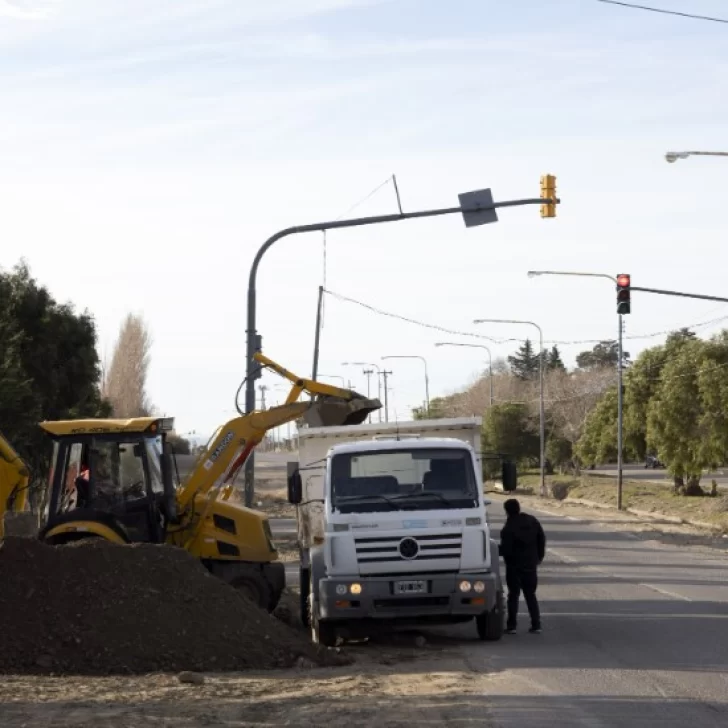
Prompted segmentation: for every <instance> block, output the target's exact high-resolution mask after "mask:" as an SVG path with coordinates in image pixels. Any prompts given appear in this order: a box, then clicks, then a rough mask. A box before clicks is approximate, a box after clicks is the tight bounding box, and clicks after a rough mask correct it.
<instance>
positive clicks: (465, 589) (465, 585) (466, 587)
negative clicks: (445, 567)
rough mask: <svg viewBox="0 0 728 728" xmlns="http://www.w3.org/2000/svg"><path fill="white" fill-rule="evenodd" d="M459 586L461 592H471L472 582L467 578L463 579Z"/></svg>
mask: <svg viewBox="0 0 728 728" xmlns="http://www.w3.org/2000/svg"><path fill="white" fill-rule="evenodd" d="M458 586H459V588H460V591H461V592H469V591H470V589H471V588H472V585H471V583H470V582H469V581H468V580H467V579H464V580H463V581H461V582H460V584H459V585H458Z"/></svg>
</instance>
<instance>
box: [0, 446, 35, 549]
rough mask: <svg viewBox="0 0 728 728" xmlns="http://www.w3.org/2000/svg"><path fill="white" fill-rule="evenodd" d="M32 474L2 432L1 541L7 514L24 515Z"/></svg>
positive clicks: (0, 472)
mask: <svg viewBox="0 0 728 728" xmlns="http://www.w3.org/2000/svg"><path fill="white" fill-rule="evenodd" d="M29 481H30V473H29V472H28V468H27V467H26V465H25V463H24V462H23V461H22V460H21V459H20V456H19V455H18V453H16V452H15V450H14V449H13V448H12V447H11V445H10V443H9V442H8V441H7V440H6V439H5V438H4V437H3V434H2V433H1V432H0V539H1V538H2V537H3V533H4V523H3V522H4V519H5V514H6V513H22V512H24V511H25V509H26V505H27V503H28V484H29Z"/></svg>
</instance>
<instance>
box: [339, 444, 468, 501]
mask: <svg viewBox="0 0 728 728" xmlns="http://www.w3.org/2000/svg"><path fill="white" fill-rule="evenodd" d="M477 490H478V489H477V481H476V478H475V472H474V469H473V459H472V457H471V454H470V451H469V450H465V449H459V448H432V449H430V448H402V449H397V450H370V451H367V452H357V453H341V454H339V455H334V457H333V458H332V461H331V502H332V507H333V508H334V509H335V510H338V511H340V512H342V513H364V512H372V511H391V510H403V511H410V510H418V511H419V510H435V509H443V508H473V507H475V506H477V505H478V492H477Z"/></svg>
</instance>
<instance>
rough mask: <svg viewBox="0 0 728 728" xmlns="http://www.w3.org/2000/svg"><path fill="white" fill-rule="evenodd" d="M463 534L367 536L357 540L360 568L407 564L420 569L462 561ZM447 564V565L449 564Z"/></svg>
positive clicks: (429, 569)
mask: <svg viewBox="0 0 728 728" xmlns="http://www.w3.org/2000/svg"><path fill="white" fill-rule="evenodd" d="M462 542H463V539H462V535H461V534H459V533H437V534H423V535H419V536H414V535H413V536H410V535H407V536H402V535H401V534H398V535H396V536H367V537H363V538H357V539H355V540H354V544H355V547H356V558H357V561H358V562H359V566H360V571H361V572H362V573H364V572H369V573H372V572H379V571H383V570H384V568H388V569H392V567H394V568H395V570H397V569H398V568H401V567H402V566H404V565H407V567H408V569H414V570H416V571H422V570H427V571H431V570H434V569H437V568H438V567H439V568H443V567H446V565H445V563H444V562H448V564H447V566H450V565H451V564H450V563H449V562H453V561H454V562H456V563H455V567H457V564H459V562H460V554H461V551H462ZM446 568H447V567H446Z"/></svg>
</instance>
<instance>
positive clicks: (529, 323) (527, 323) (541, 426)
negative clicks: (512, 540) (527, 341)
mask: <svg viewBox="0 0 728 728" xmlns="http://www.w3.org/2000/svg"><path fill="white" fill-rule="evenodd" d="M473 323H474V324H523V325H524V326H533V327H534V328H535V329H537V330H538V341H539V344H538V380H539V408H538V409H539V428H538V429H539V440H540V441H541V442H540V445H541V495H542V496H545V495H546V425H545V421H546V419H545V417H544V407H543V360H544V354H543V331H542V330H541V327H540V326H539V325H538V324H536V323H534V322H533V321H520V320H516V319H475V320H474V321H473Z"/></svg>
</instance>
